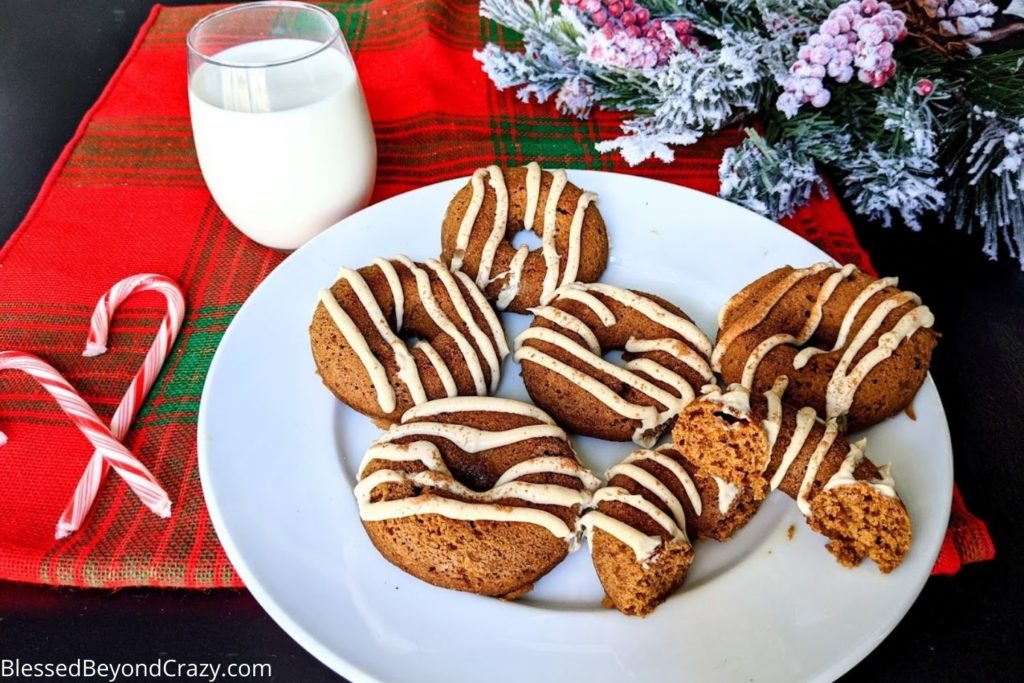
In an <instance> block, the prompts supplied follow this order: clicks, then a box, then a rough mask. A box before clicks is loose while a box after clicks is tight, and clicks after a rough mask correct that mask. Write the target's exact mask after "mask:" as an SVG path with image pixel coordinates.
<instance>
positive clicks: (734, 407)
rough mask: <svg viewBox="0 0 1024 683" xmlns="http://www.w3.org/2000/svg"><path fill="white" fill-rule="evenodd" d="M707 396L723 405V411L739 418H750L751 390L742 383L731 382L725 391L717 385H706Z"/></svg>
mask: <svg viewBox="0 0 1024 683" xmlns="http://www.w3.org/2000/svg"><path fill="white" fill-rule="evenodd" d="M701 391H702V392H703V393H704V396H705V398H707V399H708V400H709V401H712V402H713V403H717V404H718V405H720V406H721V407H722V411H723V412H725V413H727V414H729V415H732V416H733V417H735V418H737V419H739V420H749V419H750V391H749V390H748V389H747V388H746V387H745V386H743V385H742V384H730V385H729V387H728V388H727V389H726V391H725V392H724V393H723V392H722V390H721V389H720V388H718V387H717V386H715V385H713V384H712V385H704V387H703V388H702V389H701Z"/></svg>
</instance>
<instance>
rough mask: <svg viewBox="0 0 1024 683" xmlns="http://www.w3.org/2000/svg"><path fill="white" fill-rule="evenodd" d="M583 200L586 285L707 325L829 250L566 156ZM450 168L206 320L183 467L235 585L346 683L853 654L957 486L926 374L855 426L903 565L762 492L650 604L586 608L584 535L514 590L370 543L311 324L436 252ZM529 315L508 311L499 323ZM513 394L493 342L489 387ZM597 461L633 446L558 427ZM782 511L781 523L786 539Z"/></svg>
mask: <svg viewBox="0 0 1024 683" xmlns="http://www.w3.org/2000/svg"><path fill="white" fill-rule="evenodd" d="M570 177H571V178H572V180H573V181H574V182H576V183H577V184H579V185H580V186H582V187H584V188H587V189H589V190H593V191H596V192H598V193H599V194H600V197H601V198H600V207H601V212H602V213H603V215H604V217H605V220H606V221H607V224H608V226H609V234H610V236H611V243H612V257H611V262H610V264H609V266H608V270H607V271H606V272H605V274H604V277H603V278H602V280H603V281H606V282H611V283H614V284H617V285H621V286H625V287H631V288H635V289H640V290H645V291H648V292H651V293H654V294H658V295H661V296H663V297H665V298H667V299H669V300H670V301H673V302H674V303H676V304H678V305H679V306H681V307H682V308H683V309H684V310H686V311H687V312H688V313H689V314H690V315H691V316H692V317H693V318H694V319H695V320H696V322H697V323H698V324H699V325H700V326H701V327H702V328H703V329H704V331H705V332H707V333H709V334H711V335H713V334H714V333H715V313H716V312H717V310H718V308H719V307H720V306H721V305H722V303H723V302H724V301H725V300H726V299H727V298H728V297H729V296H730V295H731V294H732V293H734V292H736V291H737V290H739V289H740V288H741V287H742V286H743V285H745V284H747V283H748V282H750V281H751V280H752V279H754V278H756V277H757V276H759V275H761V274H763V273H766V272H768V271H769V270H771V269H773V268H775V267H777V266H781V265H784V264H793V265H798V266H800V265H808V264H811V263H814V262H817V261H821V260H823V259H825V258H827V257H826V256H825V254H823V253H822V252H821V251H820V250H818V249H817V248H815V247H814V246H812V245H811V244H809V243H808V242H806V241H804V240H803V239H801V238H799V237H797V236H796V235H794V234H792V233H790V232H789V231H787V230H785V229H783V228H781V227H779V226H777V225H775V224H774V223H771V222H770V221H767V220H765V219H763V218H760V217H758V216H756V215H755V214H753V213H750V212H748V211H746V210H744V209H741V208H739V207H737V206H734V205H732V204H729V203H727V202H724V201H722V200H719V199H717V198H715V197H712V196H710V195H706V194H702V193H699V192H695V191H692V190H687V189H685V188H681V187H678V186H675V185H670V184H667V183H660V182H656V181H651V180H646V179H643V178H637V177H633V176H625V175H615V174H609V173H598V172H584V171H577V172H571V173H570ZM464 182H465V181H464V180H453V181H450V182H445V183H440V184H438V185H433V186H430V187H425V188H422V189H420V190H416V191H414V192H409V193H408V194H404V195H402V196H399V197H395V198H393V199H391V200H388V201H386V202H382V203H380V204H377V205H375V206H372V207H370V208H368V209H366V210H365V211H362V212H360V213H358V214H356V215H354V216H352V217H350V218H348V219H346V220H344V221H342V222H341V223H339V224H338V225H336V226H334V227H333V228H331V229H330V230H328V231H326V232H325V233H323V234H322V235H320V236H319V237H317V238H316V239H314V240H313V241H312V242H310V243H309V244H307V245H306V246H305V247H303V248H302V249H300V250H299V251H297V252H296V253H295V254H293V255H292V256H291V257H289V258H288V259H287V260H285V261H284V263H282V264H281V265H280V266H279V267H278V268H277V270H275V271H274V272H273V273H272V274H271V275H270V276H269V277H268V278H267V279H266V281H265V282H264V283H263V284H262V285H260V287H259V288H257V290H256V291H255V292H254V293H253V294H252V296H251V297H250V298H249V300H248V301H247V302H246V303H245V305H244V306H243V307H242V309H241V310H240V311H239V312H238V315H237V316H236V317H235V319H234V322H232V323H231V326H230V328H229V329H228V331H227V333H226V334H225V335H224V340H223V341H222V342H221V345H220V348H219V349H218V350H217V355H216V357H215V358H214V361H213V365H212V366H211V368H210V373H209V376H208V378H207V381H206V387H205V390H204V392H203V400H202V406H201V409H200V413H199V466H200V473H201V475H202V482H203V490H204V491H205V494H206V501H207V504H208V505H209V508H210V513H211V516H212V518H213V523H214V526H215V527H216V529H217V533H218V535H219V536H220V540H221V541H222V543H223V544H224V547H225V549H226V551H227V554H228V557H229V558H230V559H231V561H232V563H233V564H234V566H235V568H236V569H237V570H238V573H239V574H240V575H241V577H242V578H243V579H244V581H245V583H246V585H247V586H248V587H249V590H250V591H251V592H252V593H253V595H255V596H256V599H257V600H259V602H260V604H261V605H263V607H264V608H265V609H266V610H267V612H269V613H270V615H271V616H272V617H273V618H274V619H275V620H276V621H277V622H278V623H279V624H280V625H281V626H282V627H283V628H284V629H285V630H286V631H287V632H288V633H289V634H290V635H291V636H292V637H293V638H295V639H296V640H297V641H298V642H299V643H300V644H301V645H302V646H303V647H305V648H306V649H307V650H309V651H310V652H311V653H312V654H313V655H315V656H316V657H318V658H319V659H320V660H321V661H323V662H324V663H325V664H327V665H328V666H330V667H332V668H333V669H335V670H336V671H338V672H339V673H341V674H343V675H344V676H346V677H347V678H349V679H351V680H352V681H409V682H415V683H433V682H435V681H436V682H439V683H450V682H453V681H473V682H480V681H486V682H487V683H501V682H503V681H510V682H511V681H515V682H517V683H521V682H522V681H546V680H561V681H566V680H583V681H587V682H588V683H600V682H602V681H615V682H618V681H625V680H639V681H653V680H673V681H714V680H722V681H739V680H743V681H747V680H757V681H823V680H831V679H834V678H837V677H838V676H840V675H841V674H843V673H844V672H845V671H847V670H848V669H849V668H850V667H852V666H853V665H854V664H856V663H857V662H858V661H859V660H860V659H861V658H863V657H864V656H865V655H866V654H867V653H868V652H870V651H871V650H872V649H873V648H874V647H875V646H876V645H877V644H878V643H879V642H880V641H881V640H882V639H883V638H884V637H885V636H886V635H887V634H888V633H889V632H890V631H891V630H892V629H893V627H894V626H895V625H896V623H897V622H898V621H899V620H900V618H901V617H902V616H903V615H904V614H905V613H906V611H907V610H908V609H909V607H910V605H911V603H913V601H914V599H915V598H916V597H917V594H918V593H919V591H920V590H921V587H922V586H923V584H924V582H925V580H926V579H927V577H928V574H929V570H930V569H931V567H932V564H933V562H934V561H935V558H936V556H937V554H938V550H939V547H940V544H941V541H942V536H943V532H944V530H945V528H946V522H947V517H948V513H949V506H950V496H951V491H952V483H953V472H952V453H951V450H950V442H949V435H948V431H947V427H946V419H945V416H944V415H943V412H942V406H941V403H940V402H939V397H938V394H937V392H936V390H935V386H934V384H933V383H932V381H931V379H930V378H929V379H928V381H927V382H926V383H925V385H924V387H923V388H922V389H921V392H920V393H919V394H918V396H917V398H916V399H915V402H914V408H915V411H916V413H917V420H916V421H911V420H910V419H909V418H907V417H906V416H904V415H901V416H899V417H897V418H895V419H892V420H889V421H888V422H886V423H884V424H882V425H879V426H877V427H874V428H872V429H871V430H869V431H868V432H867V435H868V436H869V437H870V446H869V450H868V453H869V454H870V456H871V457H872V458H873V459H874V460H875V461H876V462H878V463H885V462H889V461H891V462H893V464H894V466H893V472H894V474H895V476H896V480H897V482H898V485H899V489H900V492H901V494H902V496H903V499H904V501H905V502H906V504H907V507H908V509H909V511H910V515H911V518H912V520H913V523H914V544H913V547H912V549H911V551H910V554H909V555H908V556H907V559H906V561H905V562H904V563H903V565H902V566H901V567H900V568H899V569H897V570H896V571H894V572H893V573H891V574H889V575H888V576H883V575H882V574H880V573H879V572H878V571H877V570H876V568H875V566H874V565H873V564H872V563H870V562H866V563H865V565H864V566H862V567H860V568H858V569H855V570H848V569H844V568H842V567H840V566H839V565H838V564H836V562H835V561H834V560H833V558H832V556H831V555H830V554H829V553H827V552H826V551H825V550H824V548H823V547H822V546H823V545H824V539H823V538H822V537H821V536H818V535H816V534H815V533H814V532H812V531H811V530H810V529H809V528H808V527H807V526H806V525H805V524H804V522H803V518H802V517H801V515H800V513H799V512H798V511H797V509H796V506H795V505H794V504H793V502H792V501H791V500H790V499H788V498H786V497H785V496H782V495H781V494H777V495H776V496H773V497H771V499H769V500H768V501H767V502H766V504H765V505H764V506H763V507H762V509H761V511H760V513H759V514H758V515H757V516H756V517H755V519H754V520H753V521H752V522H751V523H750V524H749V525H748V526H747V528H745V529H743V530H742V531H741V532H740V533H739V534H737V535H736V536H735V537H734V538H733V539H732V540H730V541H729V542H727V543H724V544H718V543H715V542H708V543H704V544H702V545H700V546H699V547H698V549H697V557H696V560H695V562H694V564H693V568H692V570H691V574H690V579H689V580H688V581H687V583H686V585H685V586H684V589H683V590H682V591H681V592H679V593H678V594H676V595H675V596H674V597H672V598H670V599H669V600H668V601H667V602H666V603H665V604H663V605H662V606H661V607H659V608H658V610H657V611H656V612H655V613H654V614H653V615H651V616H649V617H647V618H646V619H636V618H627V617H624V616H622V615H620V614H619V613H618V612H615V611H613V610H607V609H603V608H601V606H600V601H601V597H602V591H601V587H600V584H599V583H598V580H597V577H596V575H595V574H594V570H593V567H592V566H591V564H590V558H589V556H588V553H587V550H586V547H585V546H584V548H583V549H582V550H581V551H579V552H577V553H574V554H573V555H571V556H570V557H569V558H568V559H567V560H566V561H565V562H564V563H562V564H561V565H560V566H558V567H557V568H556V569H555V570H554V571H553V572H551V573H550V574H549V575H548V576H546V577H545V578H543V579H542V580H541V581H540V582H539V583H538V584H537V587H536V588H535V590H534V591H532V592H531V593H529V594H528V595H527V596H526V597H525V598H523V599H521V600H519V601H517V602H514V603H508V602H501V601H498V600H494V599H490V598H482V597H478V596H475V595H468V594H464V593H456V592H453V591H446V590H442V589H439V588H434V587H433V586H429V585H427V584H426V583H422V582H420V581H418V580H417V579H415V578H413V577H411V576H409V575H407V574H404V573H403V572H401V571H400V570H398V569H397V568H395V567H393V566H392V565H390V564H389V563H388V562H386V561H385V560H384V559H383V558H382V557H381V556H380V555H379V554H378V553H377V552H376V550H375V549H374V548H373V546H372V545H371V544H370V541H369V540H368V539H367V537H366V534H365V533H364V532H363V529H362V526H361V525H360V523H359V516H358V514H357V511H356V505H355V501H354V499H353V496H352V485H353V483H354V477H355V468H356V465H357V463H358V462H359V460H360V458H361V456H362V454H363V452H364V450H365V449H366V446H367V445H368V444H369V443H370V442H371V441H372V440H373V439H374V438H375V437H376V436H377V435H378V434H379V433H380V432H379V430H377V429H376V428H375V427H374V426H373V425H372V424H371V423H370V421H369V420H368V419H366V418H364V417H363V416H361V415H358V414H356V413H355V412H353V411H351V410H349V409H347V408H346V407H344V406H343V405H341V404H340V403H338V402H337V401H336V400H335V399H334V398H333V397H332V396H331V394H330V393H329V392H328V391H327V390H326V389H325V388H324V387H323V386H322V385H321V383H320V380H319V378H318V377H317V376H316V375H315V374H314V365H313V359H312V356H311V354H310V351H309V339H308V337H307V327H308V325H309V320H310V316H311V313H312V310H313V305H314V303H315V299H316V291H317V289H318V288H320V287H324V286H328V285H330V284H331V283H332V282H333V281H334V279H335V275H336V274H337V271H338V268H339V267H340V266H342V265H347V266H352V267H359V266H362V265H364V264H367V263H369V262H370V261H371V260H372V259H373V258H374V257H376V256H390V255H393V254H396V253H405V254H408V255H409V256H411V257H413V258H415V259H426V258H429V257H434V256H436V255H437V253H438V250H439V232H440V223H441V218H442V216H443V213H444V210H445V207H446V206H447V203H448V201H449V200H450V199H451V197H452V196H453V195H454V193H455V192H456V190H457V189H458V188H459V187H460V186H461V185H462V183H464ZM528 320H529V319H528V318H527V317H525V316H517V315H513V314H506V315H504V316H503V322H504V323H505V325H506V330H507V332H508V337H509V339H511V338H513V337H514V336H515V335H516V334H517V333H518V332H519V331H521V330H522V329H523V328H525V327H526V325H527V323H528ZM498 393H499V394H501V395H502V396H509V397H516V398H526V392H525V390H524V389H523V385H522V381H521V380H520V378H519V372H518V367H517V366H516V365H515V363H513V362H512V359H511V358H509V359H507V360H506V362H505V366H504V377H503V379H502V382H501V387H500V390H499V392H498ZM574 443H575V445H576V448H577V450H578V452H579V454H580V456H581V458H582V459H583V461H584V462H585V463H586V464H587V465H589V466H590V467H592V468H593V469H594V470H595V471H596V472H598V473H600V472H603V471H604V469H605V468H607V467H609V466H610V465H612V464H613V463H615V462H617V461H618V460H620V459H621V458H622V457H623V456H625V455H626V453H628V452H629V451H630V450H631V448H632V447H631V445H630V444H621V443H609V442H603V441H598V440H595V439H589V438H575V439H574ZM791 524H792V525H795V527H796V535H795V537H794V538H793V540H791V541H790V540H788V539H787V534H786V532H787V529H788V528H789V526H790V525H791Z"/></svg>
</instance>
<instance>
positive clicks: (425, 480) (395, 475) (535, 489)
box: [355, 470, 589, 542]
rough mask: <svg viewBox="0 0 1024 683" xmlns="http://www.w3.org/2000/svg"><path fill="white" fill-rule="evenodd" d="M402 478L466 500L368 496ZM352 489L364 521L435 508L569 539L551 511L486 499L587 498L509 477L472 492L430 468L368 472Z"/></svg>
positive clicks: (545, 501) (550, 501)
mask: <svg viewBox="0 0 1024 683" xmlns="http://www.w3.org/2000/svg"><path fill="white" fill-rule="evenodd" d="M403 481H411V482H412V483H413V484H415V485H417V486H431V487H434V488H437V489H441V490H444V491H447V492H449V493H452V494H455V495H458V496H462V497H465V498H469V499H470V500H469V501H463V500H456V499H453V498H447V497H443V496H435V495H419V496H415V497H411V498H400V499H397V500H388V501H381V502H377V503H371V502H370V495H371V493H372V492H373V489H374V488H376V487H377V486H380V485H381V484H386V483H401V482H403ZM355 494H356V502H357V503H358V505H359V517H360V518H361V519H363V520H365V521H367V522H378V521H382V520H387V519H396V518H400V517H411V516H414V515H425V514H437V515H442V516H444V517H447V518H449V519H456V520H467V521H481V520H489V521H496V522H526V523H528V524H536V525H537V526H541V527H544V528H545V529H547V530H548V531H549V532H551V534H552V535H553V536H555V537H557V538H560V539H562V540H564V541H566V542H571V541H572V540H573V539H574V538H575V537H576V530H575V529H570V528H569V526H568V525H567V524H566V523H565V522H563V521H562V520H561V519H560V518H559V517H558V516H557V515H553V514H551V513H550V512H547V511H545V510H539V509H537V508H532V507H516V506H511V505H500V504H494V503H492V502H491V501H496V500H501V499H508V498H518V499H520V500H523V501H526V502H528V503H533V504H537V505H560V506H566V507H569V506H572V505H583V504H584V503H585V502H586V501H587V499H588V498H589V494H588V493H587V492H585V491H576V490H574V489H570V488H566V487H564V486H552V485H547V484H528V483H526V482H522V481H513V482H509V483H508V484H504V485H502V486H499V487H495V488H493V489H490V490H489V491H483V492H478V491H474V490H472V489H470V488H467V487H465V486H463V485H461V484H459V483H458V482H456V481H455V480H453V479H451V478H447V477H441V476H438V475H437V473H435V472H417V473H415V474H408V473H406V472H399V471H396V470H378V471H376V472H374V473H373V474H371V475H370V476H368V477H366V478H365V479H363V480H361V481H360V482H359V483H358V484H356V488H355Z"/></svg>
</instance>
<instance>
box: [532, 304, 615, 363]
mask: <svg viewBox="0 0 1024 683" xmlns="http://www.w3.org/2000/svg"><path fill="white" fill-rule="evenodd" d="M529 310H530V313H533V314H534V315H535V316H537V317H538V318H544V319H545V320H550V321H551V322H553V323H555V324H556V325H558V326H559V327H561V328H563V329H566V330H569V331H570V332H574V333H576V334H577V335H579V336H580V338H582V339H583V341H584V342H586V344H587V346H588V347H589V348H590V350H591V351H593V352H594V353H596V354H600V353H601V344H600V343H598V341H597V336H596V335H595V334H594V331H593V330H591V329H590V328H589V327H587V324H586V323H584V322H583V321H582V320H580V319H579V318H577V317H576V316H574V315H573V314H572V313H567V312H566V311H563V310H562V309H561V308H555V307H554V306H538V307H536V308H531V309H529ZM627 350H628V349H627Z"/></svg>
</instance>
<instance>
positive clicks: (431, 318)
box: [309, 256, 509, 425]
mask: <svg viewBox="0 0 1024 683" xmlns="http://www.w3.org/2000/svg"><path fill="white" fill-rule="evenodd" d="M309 334H310V340H311V343H312V348H313V358H314V360H315V361H316V367H317V372H318V373H319V375H320V377H321V379H322V380H323V382H324V384H325V385H326V386H327V388H329V389H330V390H331V391H332V392H333V393H334V395H335V396H337V397H338V398H339V399H340V400H341V401H342V402H344V403H345V404H347V405H348V406H350V407H351V408H352V409H354V410H356V411H358V412H360V413H363V414H364V415H368V416H370V417H372V418H374V419H375V420H377V421H379V423H381V424H384V425H386V424H391V423H394V422H395V421H396V420H397V419H398V418H399V417H400V416H401V415H402V414H403V413H404V412H405V411H407V410H408V409H409V408H411V407H413V406H414V405H420V404H422V403H425V402H426V401H429V400H431V399H435V398H446V397H452V396H467V395H485V394H488V393H491V392H493V391H494V390H495V389H496V388H497V386H498V380H499V379H500V372H501V361H502V359H504V357H505V356H506V355H508V350H509V349H508V344H507V342H506V340H505V332H504V330H503V329H502V327H501V323H500V322H499V321H498V316H497V315H496V314H495V313H494V311H493V310H492V309H491V307H490V305H489V304H488V303H487V301H486V300H485V299H484V297H483V294H481V293H480V290H478V289H477V288H476V285H474V284H473V282H472V280H470V279H469V277H468V276H466V274H465V273H451V272H449V271H448V269H447V268H446V267H445V266H444V265H443V264H441V263H440V262H438V261H436V260H433V259H431V260H429V261H427V262H426V263H414V262H413V261H411V260H410V259H409V258H408V257H406V256H398V257H396V258H394V259H392V260H390V261H389V260H386V259H382V258H378V259H375V260H374V262H373V264H372V265H369V266H364V267H363V268H360V269H359V270H351V269H349V268H342V270H341V273H340V274H339V275H338V280H337V282H335V283H334V285H333V286H332V287H331V289H329V290H328V289H322V290H320V293H319V303H318V304H317V307H316V310H315V312H314V313H313V322H312V323H311V324H310V328H309ZM403 337H404V338H406V339H407V338H410V337H418V338H419V341H417V342H416V343H415V344H414V345H413V346H412V347H411V348H410V347H409V346H408V345H407V344H406V342H405V341H404V339H403Z"/></svg>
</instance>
